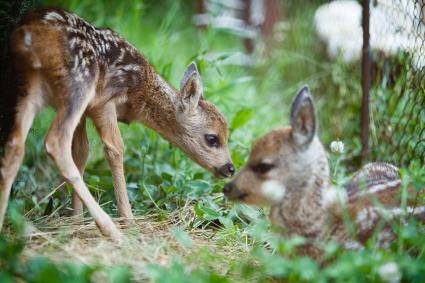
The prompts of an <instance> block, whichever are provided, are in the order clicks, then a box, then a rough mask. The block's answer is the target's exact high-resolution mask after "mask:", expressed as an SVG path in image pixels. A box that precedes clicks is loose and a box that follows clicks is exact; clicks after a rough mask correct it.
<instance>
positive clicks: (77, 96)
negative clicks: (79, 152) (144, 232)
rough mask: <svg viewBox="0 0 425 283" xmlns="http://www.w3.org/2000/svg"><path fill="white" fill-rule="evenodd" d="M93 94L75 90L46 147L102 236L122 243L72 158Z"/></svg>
mask: <svg viewBox="0 0 425 283" xmlns="http://www.w3.org/2000/svg"><path fill="white" fill-rule="evenodd" d="M94 94H95V87H94V85H92V86H90V87H89V88H88V90H87V91H83V88H82V87H81V88H74V90H73V93H72V94H70V95H69V96H68V97H67V98H65V99H64V100H65V101H63V104H62V106H60V107H59V108H58V112H57V115H56V117H55V119H54V120H53V123H52V125H51V126H50V129H49V132H48V134H47V137H46V141H45V146H46V150H47V153H48V154H49V156H50V157H51V158H52V159H53V160H54V161H55V163H56V165H57V167H58V168H59V170H60V172H61V173H62V176H63V177H64V178H65V179H66V180H67V182H69V183H70V184H71V186H72V187H73V189H74V191H75V192H76V193H77V195H78V197H79V198H80V199H81V200H82V202H83V203H84V205H85V206H86V207H87V209H88V210H89V212H90V214H91V215H92V217H93V219H94V221H95V222H96V225H97V226H98V227H99V229H100V230H101V231H102V233H103V234H104V235H105V236H109V237H111V238H112V239H114V240H120V239H121V238H122V234H121V232H120V231H119V230H118V229H117V227H116V226H115V224H114V223H113V222H112V219H111V218H110V217H109V216H108V214H106V213H105V212H104V211H103V210H102V208H101V207H100V205H99V204H98V203H97V202H96V200H95V199H94V198H93V196H92V195H91V194H90V191H89V190H88V188H87V186H86V184H85V183H84V181H83V178H82V176H81V174H80V171H79V170H78V168H77V166H76V165H75V162H74V160H73V158H72V138H73V134H74V131H75V128H76V127H77V125H78V122H79V121H80V119H81V117H82V115H83V113H84V111H85V109H86V107H87V105H88V103H89V102H90V100H91V99H92V98H93V97H94Z"/></svg>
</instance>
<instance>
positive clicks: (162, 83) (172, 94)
mask: <svg viewBox="0 0 425 283" xmlns="http://www.w3.org/2000/svg"><path fill="white" fill-rule="evenodd" d="M156 82H157V84H158V85H159V86H160V87H161V89H162V90H163V91H164V92H165V93H166V94H167V96H168V97H169V98H170V99H171V101H173V102H174V101H175V99H176V96H175V92H174V91H173V89H172V88H171V87H170V85H169V84H168V83H167V82H166V81H165V80H164V79H163V78H162V77H161V76H160V75H157V76H156Z"/></svg>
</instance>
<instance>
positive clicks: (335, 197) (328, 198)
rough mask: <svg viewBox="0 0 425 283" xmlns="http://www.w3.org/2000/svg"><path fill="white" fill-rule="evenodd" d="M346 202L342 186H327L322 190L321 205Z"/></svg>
mask: <svg viewBox="0 0 425 283" xmlns="http://www.w3.org/2000/svg"><path fill="white" fill-rule="evenodd" d="M346 203H347V192H346V191H345V190H344V189H343V188H338V187H333V186H331V187H328V188H324V189H323V191H322V205H323V207H329V206H331V205H333V204H343V205H344V204H346Z"/></svg>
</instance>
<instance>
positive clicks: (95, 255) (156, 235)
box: [6, 206, 246, 282]
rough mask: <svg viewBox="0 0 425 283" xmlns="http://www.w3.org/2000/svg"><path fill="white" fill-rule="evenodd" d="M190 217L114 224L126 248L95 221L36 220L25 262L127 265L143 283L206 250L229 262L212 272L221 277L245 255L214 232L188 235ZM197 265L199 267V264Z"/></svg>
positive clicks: (184, 212)
mask: <svg viewBox="0 0 425 283" xmlns="http://www.w3.org/2000/svg"><path fill="white" fill-rule="evenodd" d="M192 217H194V214H193V208H191V207H188V206H186V208H185V209H184V210H179V211H178V212H176V213H173V214H169V218H168V219H167V220H164V221H159V220H158V219H159V217H158V215H149V216H146V217H137V218H136V219H135V221H134V223H132V224H128V225H125V224H123V223H122V221H120V219H114V222H115V223H116V224H117V225H118V226H119V227H120V228H121V229H122V231H123V232H124V234H125V240H124V242H123V243H121V244H119V245H118V244H114V243H113V242H112V241H110V240H108V239H107V238H105V237H103V236H102V235H101V234H100V232H99V230H98V229H97V227H96V226H95V224H94V222H93V221H91V219H82V217H51V216H50V217H47V218H43V219H36V220H32V221H31V222H29V223H28V225H27V229H26V233H25V234H26V236H27V241H26V247H25V249H24V252H23V254H22V260H24V261H25V260H26V259H29V258H32V257H34V256H39V255H42V256H45V257H47V258H49V259H50V260H52V261H54V262H57V263H63V262H64V261H73V262H79V263H82V264H89V265H95V266H96V265H104V266H122V265H125V266H129V267H130V268H131V270H132V278H133V280H135V281H141V280H142V281H143V280H145V279H147V276H146V273H145V267H146V265H147V264H150V263H155V264H159V265H163V266H165V265H168V264H170V263H171V261H172V260H173V259H175V258H178V259H183V260H185V259H188V258H191V259H192V260H191V262H193V258H195V259H196V256H197V253H198V252H200V251H201V250H208V252H209V253H213V254H215V255H217V256H218V257H220V258H224V259H226V260H225V261H223V262H220V263H219V266H212V268H213V269H215V270H217V271H219V272H220V273H225V272H226V270H227V268H226V266H227V264H228V263H229V262H230V261H232V260H235V259H236V258H238V257H239V256H241V252H246V250H245V251H244V248H243V247H241V246H240V245H234V244H232V243H226V242H224V243H223V240H220V238H221V237H222V235H220V233H216V232H217V231H216V230H215V229H208V228H205V227H204V228H195V229H188V228H187V227H188V225H187V224H188V222H187V220H188V219H190V218H192ZM176 227H178V228H180V229H182V230H184V231H185V232H186V233H187V234H188V235H189V236H190V238H191V244H190V246H185V245H184V243H181V242H179V239H178V238H177V237H176V236H175V234H174V232H173V229H175V228H176ZM6 234H7V233H6ZM193 264H196V260H195V262H193ZM95 278H96V277H95ZM100 278H102V276H100ZM96 281H98V280H96ZM100 281H102V280H99V282H100Z"/></svg>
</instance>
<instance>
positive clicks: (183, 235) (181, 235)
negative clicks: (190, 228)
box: [171, 227, 193, 248]
mask: <svg viewBox="0 0 425 283" xmlns="http://www.w3.org/2000/svg"><path fill="white" fill-rule="evenodd" d="M171 232H172V234H173V237H174V238H175V239H176V240H177V242H179V244H180V245H182V246H183V247H185V248H190V247H192V245H193V241H192V238H191V237H190V235H189V234H188V233H187V232H186V231H183V230H182V229H181V228H179V227H173V228H172V229H171Z"/></svg>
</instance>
